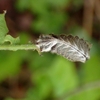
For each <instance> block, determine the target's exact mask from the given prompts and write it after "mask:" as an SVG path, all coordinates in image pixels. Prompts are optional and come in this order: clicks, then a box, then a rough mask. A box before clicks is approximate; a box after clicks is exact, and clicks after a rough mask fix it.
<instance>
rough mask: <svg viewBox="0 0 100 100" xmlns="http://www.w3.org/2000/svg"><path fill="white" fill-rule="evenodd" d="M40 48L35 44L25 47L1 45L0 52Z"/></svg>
mask: <svg viewBox="0 0 100 100" xmlns="http://www.w3.org/2000/svg"><path fill="white" fill-rule="evenodd" d="M37 49H38V48H37V47H36V46H35V45H34V44H23V45H18V44H17V45H15V44H12V45H4V44H3V45H0V50H10V51H17V50H37Z"/></svg>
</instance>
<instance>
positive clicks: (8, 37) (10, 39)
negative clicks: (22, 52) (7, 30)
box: [3, 35, 20, 44]
mask: <svg viewBox="0 0 100 100" xmlns="http://www.w3.org/2000/svg"><path fill="white" fill-rule="evenodd" d="M9 42H10V44H18V43H20V39H19V37H17V38H13V37H12V36H11V35H6V36H5V38H4V40H3V43H9Z"/></svg>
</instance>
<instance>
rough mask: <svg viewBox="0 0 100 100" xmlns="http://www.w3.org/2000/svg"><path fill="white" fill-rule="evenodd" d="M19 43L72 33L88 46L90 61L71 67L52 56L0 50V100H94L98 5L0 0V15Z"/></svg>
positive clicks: (99, 68) (99, 84)
mask: <svg viewBox="0 0 100 100" xmlns="http://www.w3.org/2000/svg"><path fill="white" fill-rule="evenodd" d="M3 10H7V14H6V22H7V26H8V28H9V33H8V34H10V35H12V36H13V37H17V36H20V39H21V44H25V43H28V42H29V41H30V40H31V41H32V42H34V41H35V39H37V37H38V36H39V35H40V34H50V33H53V34H63V33H64V34H66V35H67V34H72V35H78V36H79V37H81V38H84V39H85V40H87V41H88V42H90V43H92V48H91V52H90V55H91V58H90V60H88V61H87V62H86V63H84V64H83V63H73V62H70V61H68V60H66V59H65V58H63V57H61V56H57V55H55V54H50V53H43V54H42V56H40V55H39V54H38V53H37V52H36V51H16V52H13V51H0V100H16V99H17V100H100V1H99V0H0V12H1V13H2V12H3Z"/></svg>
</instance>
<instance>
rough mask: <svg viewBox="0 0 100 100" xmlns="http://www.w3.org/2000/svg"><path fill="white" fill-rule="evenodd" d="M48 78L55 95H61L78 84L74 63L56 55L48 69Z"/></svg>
mask: <svg viewBox="0 0 100 100" xmlns="http://www.w3.org/2000/svg"><path fill="white" fill-rule="evenodd" d="M49 76H50V80H51V82H52V85H53V91H54V94H55V96H56V97H59V96H62V95H63V94H65V93H66V92H67V91H69V90H72V89H74V88H75V87H77V85H78V76H77V73H76V69H75V65H74V63H72V62H70V61H68V60H66V59H64V58H61V57H57V58H56V59H55V60H54V63H53V64H52V66H51V69H49Z"/></svg>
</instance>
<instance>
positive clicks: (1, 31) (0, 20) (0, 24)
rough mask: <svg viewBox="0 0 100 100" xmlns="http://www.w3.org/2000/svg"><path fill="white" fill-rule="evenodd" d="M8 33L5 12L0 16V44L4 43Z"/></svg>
mask: <svg viewBox="0 0 100 100" xmlns="http://www.w3.org/2000/svg"><path fill="white" fill-rule="evenodd" d="M7 33H8V28H7V25H6V21H5V12H4V13H3V14H0V44H1V43H2V41H3V39H4V37H5V35H6V34H7Z"/></svg>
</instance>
